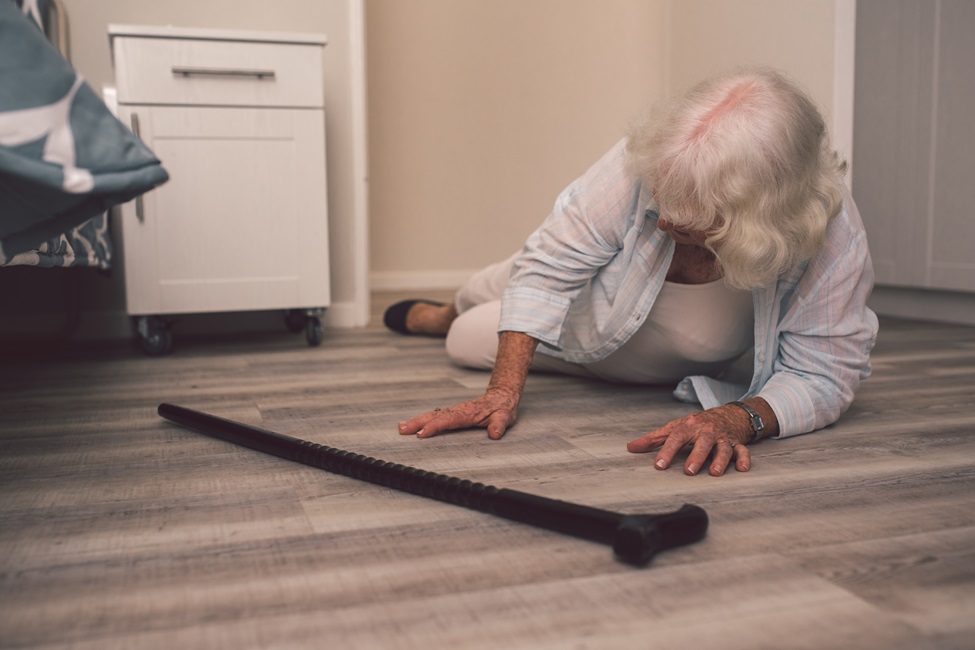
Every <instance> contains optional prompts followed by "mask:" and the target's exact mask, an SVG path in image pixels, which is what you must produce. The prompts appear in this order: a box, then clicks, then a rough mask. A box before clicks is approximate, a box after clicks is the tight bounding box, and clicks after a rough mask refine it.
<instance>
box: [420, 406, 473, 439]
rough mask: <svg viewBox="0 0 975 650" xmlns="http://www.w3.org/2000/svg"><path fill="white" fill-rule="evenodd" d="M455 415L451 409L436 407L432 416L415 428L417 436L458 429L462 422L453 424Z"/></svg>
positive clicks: (430, 436)
mask: <svg viewBox="0 0 975 650" xmlns="http://www.w3.org/2000/svg"><path fill="white" fill-rule="evenodd" d="M455 420H456V416H455V415H454V413H453V410H452V409H438V410H437V411H434V413H433V417H431V418H430V419H429V420H427V422H426V423H425V424H424V425H423V426H422V427H421V428H420V429H418V430H417V432H416V437H417V438H432V437H433V436H435V435H437V434H438V433H441V432H443V431H449V430H451V429H459V428H461V427H462V426H464V425H463V424H455Z"/></svg>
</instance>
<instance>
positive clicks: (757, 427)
mask: <svg viewBox="0 0 975 650" xmlns="http://www.w3.org/2000/svg"><path fill="white" fill-rule="evenodd" d="M728 404H732V405H734V406H737V407H738V408H740V409H744V411H745V413H747V414H748V424H750V425H751V426H752V437H751V439H750V440H749V441H748V443H747V444H749V445H750V444H752V443H753V442H755V441H756V440H759V439H761V437H762V434H763V433H765V421H764V420H762V416H761V415H759V414H758V411H756V410H755V409H753V408H752V407H750V406H749V405H748V404H745V403H744V402H738V401H735V402H728Z"/></svg>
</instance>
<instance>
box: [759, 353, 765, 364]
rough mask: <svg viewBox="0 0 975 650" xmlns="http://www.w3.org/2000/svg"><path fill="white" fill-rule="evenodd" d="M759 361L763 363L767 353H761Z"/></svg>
mask: <svg viewBox="0 0 975 650" xmlns="http://www.w3.org/2000/svg"><path fill="white" fill-rule="evenodd" d="M758 360H759V361H762V362H764V361H765V353H764V352H759V353H758Z"/></svg>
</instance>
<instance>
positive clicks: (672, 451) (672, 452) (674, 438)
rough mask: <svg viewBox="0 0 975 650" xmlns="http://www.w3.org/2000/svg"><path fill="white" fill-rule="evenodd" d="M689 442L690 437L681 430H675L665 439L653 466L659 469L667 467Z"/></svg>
mask: <svg viewBox="0 0 975 650" xmlns="http://www.w3.org/2000/svg"><path fill="white" fill-rule="evenodd" d="M665 428H666V427H665ZM687 443H688V439H687V438H686V437H685V436H684V434H682V433H681V432H680V431H674V432H673V433H671V434H670V435H669V436H667V439H666V440H665V441H664V444H663V447H661V448H660V451H658V452H657V458H656V459H655V460H654V461H653V466H654V467H656V468H657V469H667V468H668V467H670V464H671V463H672V462H673V460H674V456H676V455H677V454H678V453H679V452H680V450H681V449H683V448H684V446H685V445H686V444H687Z"/></svg>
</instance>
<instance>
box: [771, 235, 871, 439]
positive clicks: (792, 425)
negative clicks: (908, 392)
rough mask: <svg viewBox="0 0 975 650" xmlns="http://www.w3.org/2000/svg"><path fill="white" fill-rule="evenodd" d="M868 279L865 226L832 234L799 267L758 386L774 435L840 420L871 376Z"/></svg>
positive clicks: (867, 251)
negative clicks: (767, 370)
mask: <svg viewBox="0 0 975 650" xmlns="http://www.w3.org/2000/svg"><path fill="white" fill-rule="evenodd" d="M851 231H852V232H851ZM873 280H874V275H873V266H872V264H871V260H870V252H869V250H868V248H867V241H866V234H865V233H864V231H863V229H862V228H860V229H859V230H853V229H851V228H841V229H838V232H834V233H832V234H831V235H830V236H829V239H828V243H827V247H826V250H825V251H824V252H823V253H821V254H820V255H819V256H817V257H816V258H814V260H812V261H811V262H810V264H809V266H808V267H807V268H806V270H805V272H804V273H803V275H802V277H801V279H800V280H799V282H798V284H797V286H796V288H795V291H794V292H793V293H792V294H791V298H790V299H789V300H790V301H791V304H789V305H787V306H785V307H783V310H784V311H783V313H782V314H781V318H780V321H779V324H778V327H777V331H776V335H777V343H778V352H777V354H776V356H775V359H774V362H773V368H772V370H773V372H772V376H771V377H770V378H769V380H768V381H767V382H766V383H765V385H764V386H763V387H762V388H761V390H760V391H759V392H758V395H759V396H760V397H762V398H763V399H765V401H767V402H768V403H769V405H770V406H771V407H772V410H774V411H775V414H776V417H777V418H778V420H779V429H780V432H779V437H785V436H791V435H796V434H800V433H808V432H810V431H815V430H816V429H820V428H822V427H825V426H827V425H829V424H832V423H833V422H835V421H836V420H838V419H839V417H840V415H841V414H842V413H843V412H844V411H846V409H847V408H848V407H849V406H850V404H851V403H852V402H853V396H854V393H855V392H856V390H857V388H858V387H859V384H860V382H861V381H862V380H863V379H866V378H867V377H868V376H869V375H870V351H871V349H872V348H873V346H874V344H875V342H876V338H877V329H878V326H877V317H876V315H875V314H874V313H873V312H872V311H871V310H870V309H869V308H868V307H867V305H866V301H867V297H868V296H869V294H870V291H871V289H872V287H873Z"/></svg>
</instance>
